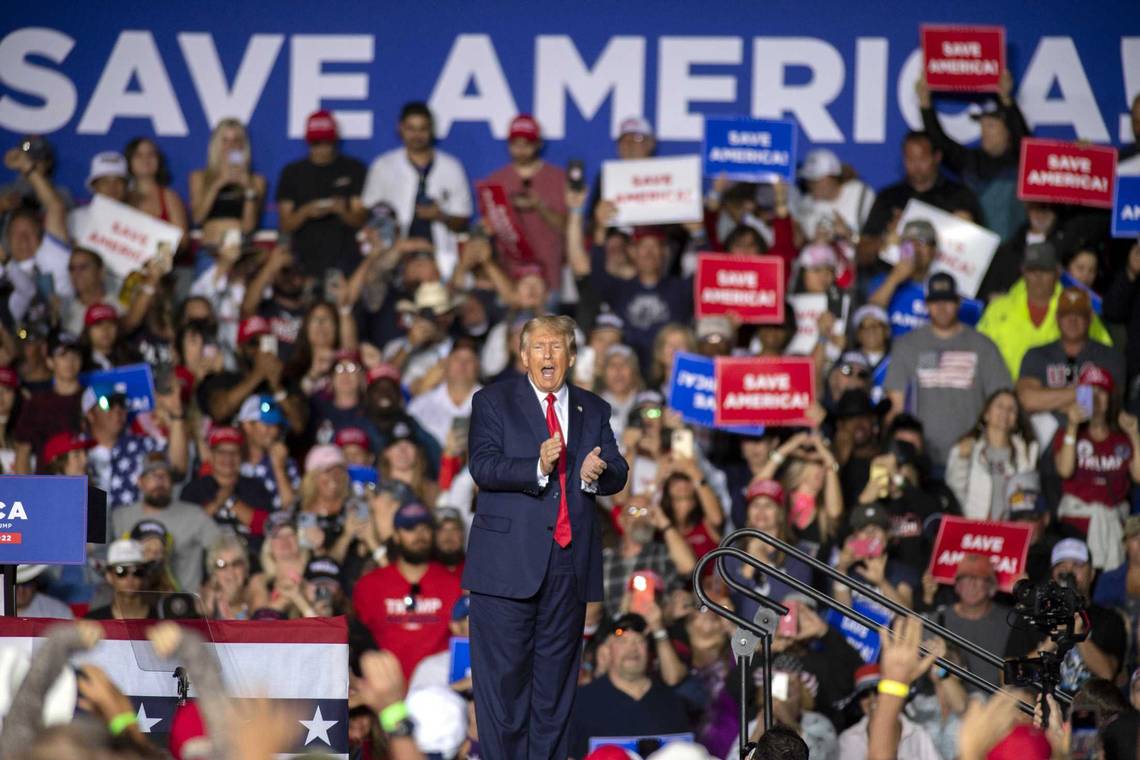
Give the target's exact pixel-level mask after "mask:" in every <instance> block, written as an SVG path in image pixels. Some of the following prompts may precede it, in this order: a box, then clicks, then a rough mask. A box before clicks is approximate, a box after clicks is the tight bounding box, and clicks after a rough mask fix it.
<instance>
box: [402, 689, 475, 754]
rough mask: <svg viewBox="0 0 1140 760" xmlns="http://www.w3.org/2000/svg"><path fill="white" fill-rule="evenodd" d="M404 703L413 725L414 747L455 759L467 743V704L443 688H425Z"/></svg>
mask: <svg viewBox="0 0 1140 760" xmlns="http://www.w3.org/2000/svg"><path fill="white" fill-rule="evenodd" d="M404 703H405V704H406V705H407V707H408V717H410V718H411V719H412V722H413V723H415V724H416V731H415V739H416V747H418V748H419V750H420V752H423V753H424V754H425V755H426V754H431V753H438V754H439V755H442V756H443V757H445V758H451V757H455V755H456V753H458V752H459V748H460V747H462V746H463V742H464V741H465V740H466V739H467V703H466V702H465V701H464V700H463V697H461V696H459V695H458V694H456V693H455V692H454V691H452V690H451V689H449V688H447V687H446V686H425V687H424V688H422V689H416V690H415V691H413V692H412V693H410V694H408V697H407V699H406V700H404Z"/></svg>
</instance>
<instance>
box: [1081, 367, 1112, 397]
mask: <svg viewBox="0 0 1140 760" xmlns="http://www.w3.org/2000/svg"><path fill="white" fill-rule="evenodd" d="M1077 383H1078V384H1080V385H1091V386H1092V387H1094V388H1100V389H1101V390H1102V391H1104V392H1105V393H1112V385H1113V383H1112V375H1110V374H1109V373H1108V370H1106V369H1103V368H1101V367H1098V366H1097V365H1095V364H1086V365H1085V366H1084V368H1083V369H1082V370H1081V374H1080V377H1078V378H1077Z"/></svg>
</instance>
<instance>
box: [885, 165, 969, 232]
mask: <svg viewBox="0 0 1140 760" xmlns="http://www.w3.org/2000/svg"><path fill="white" fill-rule="evenodd" d="M911 198H917V199H918V200H920V201H922V202H923V203H929V204H930V205H931V206H935V207H937V208H940V209H943V210H944V211H950V212H954V211H958V210H961V209H965V210H966V211H969V212H970V215H971V216H973V217H974V221H975V222H977V223H978V224H983V223H984V220H983V218H982V207H981V206H980V205H979V204H978V196H976V195H974V192H973V191H972V190H970V188H968V187H966V186H965V185H963V184H961V183H959V182H954V181H952V180H949V179H946V178H945V177H941V176H940V177H939V178H938V180H937V181H936V182H935V183H934V186H933V187H931V188H930V189H929V190H927V191H926V192H924V193H920V192H917V191H915V189H914V188H913V187H911V186H910V185H909V184H907V183H906V182H905V181H903V182H900V183H898V184H897V185H891V186H889V187H885V188H883V190H882V192H880V193H879V195H878V197H877V198H875V204H874V205H873V206H871V212H870V213H869V214H867V221H866V222H864V224H863V233H864V234H867V235H881V234H882V233H883V232H884V231H885V230H886V228H887V225H888V224H889V223H890V221H891V216H892V214H893V213H894V211H895V210H896V209H897V210H898V211H899V213H902V210H903V209H904V208H905V207H906V204H907V201H909V200H910V199H911Z"/></svg>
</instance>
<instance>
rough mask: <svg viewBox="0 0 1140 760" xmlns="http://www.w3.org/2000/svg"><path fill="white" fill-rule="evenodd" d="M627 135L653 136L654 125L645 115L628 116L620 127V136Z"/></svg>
mask: <svg viewBox="0 0 1140 760" xmlns="http://www.w3.org/2000/svg"><path fill="white" fill-rule="evenodd" d="M625 135H645V136H646V137H653V125H651V124H650V123H649V120H648V119H646V118H645V117H644V116H627V117H625V118H624V119H622V120H621V125H620V126H619V127H618V137H619V138H621V137H623V136H625Z"/></svg>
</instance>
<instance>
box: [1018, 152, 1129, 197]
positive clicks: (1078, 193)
mask: <svg viewBox="0 0 1140 760" xmlns="http://www.w3.org/2000/svg"><path fill="white" fill-rule="evenodd" d="M1115 175H1116V148H1102V147H1099V146H1096V145H1076V144H1075V143H1068V142H1063V141H1061V140H1039V139H1036V138H1032V137H1027V138H1025V139H1024V140H1022V141H1021V166H1020V169H1019V171H1018V177H1017V197H1018V198H1020V199H1021V200H1023V201H1043V202H1045V203H1073V204H1076V205H1078V206H1093V207H1095V208H1112V186H1113V181H1114V178H1115Z"/></svg>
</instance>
